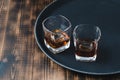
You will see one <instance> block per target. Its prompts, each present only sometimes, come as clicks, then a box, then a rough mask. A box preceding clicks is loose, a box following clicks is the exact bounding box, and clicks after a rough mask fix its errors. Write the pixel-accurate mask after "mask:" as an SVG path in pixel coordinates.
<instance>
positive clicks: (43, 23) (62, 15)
mask: <svg viewBox="0 0 120 80" xmlns="http://www.w3.org/2000/svg"><path fill="white" fill-rule="evenodd" d="M54 16H60V17H62V18H64V19H65V20H66V21H67V22H68V23H69V26H68V27H67V28H66V29H65V30H62V31H67V30H68V29H70V28H71V26H72V24H71V22H70V20H69V19H68V18H66V17H65V16H63V15H53V16H49V17H47V18H45V19H44V20H43V22H42V26H43V28H45V29H46V30H47V31H49V32H51V33H54V32H52V31H51V30H49V29H48V28H46V27H45V25H44V23H45V21H46V20H48V19H49V18H51V17H54Z"/></svg>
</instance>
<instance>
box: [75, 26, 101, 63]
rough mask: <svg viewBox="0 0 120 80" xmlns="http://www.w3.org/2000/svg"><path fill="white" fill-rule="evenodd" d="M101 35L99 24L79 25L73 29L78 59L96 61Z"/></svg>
mask: <svg viewBox="0 0 120 80" xmlns="http://www.w3.org/2000/svg"><path fill="white" fill-rule="evenodd" d="M100 36H101V31H100V28H99V27H98V26H95V25H90V24H80V25H77V26H76V27H75V28H74V31H73V39H74V46H75V58H76V60H78V61H86V62H91V61H95V60H96V57H97V47H98V41H99V39H100Z"/></svg>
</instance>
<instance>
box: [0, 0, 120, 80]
mask: <svg viewBox="0 0 120 80" xmlns="http://www.w3.org/2000/svg"><path fill="white" fill-rule="evenodd" d="M52 1H53V0H0V80H102V79H103V80H120V74H114V75H107V76H94V75H86V74H82V73H77V72H73V71H70V70H68V69H65V68H63V67H61V66H59V65H57V64H56V63H54V62H53V61H51V60H50V59H49V58H48V57H47V56H46V55H45V54H43V52H42V51H41V50H40V49H39V48H38V45H37V43H36V41H35V36H34V24H35V20H36V18H37V16H38V14H39V13H40V11H41V10H42V9H43V8H44V7H45V6H46V5H48V4H49V3H50V2H52Z"/></svg>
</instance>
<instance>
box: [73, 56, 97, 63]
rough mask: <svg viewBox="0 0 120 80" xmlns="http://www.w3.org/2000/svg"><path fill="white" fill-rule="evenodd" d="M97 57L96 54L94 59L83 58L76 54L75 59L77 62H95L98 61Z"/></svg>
mask: <svg viewBox="0 0 120 80" xmlns="http://www.w3.org/2000/svg"><path fill="white" fill-rule="evenodd" d="M96 57H97V54H95V55H94V56H93V57H83V56H78V55H76V54H75V58H76V60H77V61H84V62H93V61H95V60H96Z"/></svg>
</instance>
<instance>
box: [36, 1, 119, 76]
mask: <svg viewBox="0 0 120 80" xmlns="http://www.w3.org/2000/svg"><path fill="white" fill-rule="evenodd" d="M51 15H64V16H66V17H67V18H68V19H69V20H70V21H71V23H72V28H73V29H74V27H75V26H76V25H78V24H94V25H97V26H99V27H100V29H101V32H102V36H101V39H100V41H99V46H98V57H97V60H96V61H95V62H91V63H87V62H80V61H76V60H75V56H74V47H73V41H72V38H71V46H70V48H69V49H67V50H66V51H64V52H62V53H59V54H53V53H51V52H50V51H49V50H48V49H47V48H46V46H45V44H44V41H43V39H44V33H43V28H42V21H43V20H44V19H45V18H46V17H49V16H51ZM35 38H36V41H37V44H38V46H39V47H40V49H41V50H42V51H43V52H44V53H45V54H46V55H47V56H48V57H49V58H50V59H51V60H53V61H54V62H56V63H57V64H59V65H61V66H63V67H65V68H68V69H70V70H73V71H76V72H80V73H86V74H94V75H108V74H115V73H120V1H117V0H115V1H112V0H58V1H54V2H52V3H51V4H49V5H48V6H47V7H46V8H45V9H44V10H43V11H42V12H41V13H40V14H39V16H38V18H37V20H36V24H35Z"/></svg>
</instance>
